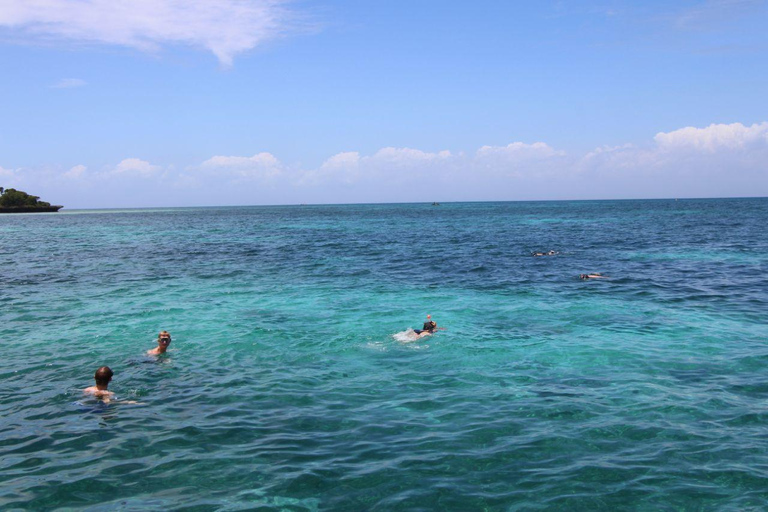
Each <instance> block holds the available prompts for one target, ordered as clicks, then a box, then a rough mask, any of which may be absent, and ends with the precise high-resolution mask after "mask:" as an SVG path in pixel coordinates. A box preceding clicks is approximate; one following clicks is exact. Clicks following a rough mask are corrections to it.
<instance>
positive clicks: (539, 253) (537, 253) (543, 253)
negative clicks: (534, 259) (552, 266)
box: [531, 251, 560, 256]
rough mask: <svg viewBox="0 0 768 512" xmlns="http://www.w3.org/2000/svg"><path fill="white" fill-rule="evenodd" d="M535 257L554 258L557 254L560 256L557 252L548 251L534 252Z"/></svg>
mask: <svg viewBox="0 0 768 512" xmlns="http://www.w3.org/2000/svg"><path fill="white" fill-rule="evenodd" d="M531 254H532V255H533V256H554V255H555V254H560V253H558V252H557V251H547V252H538V251H537V252H533V253H531Z"/></svg>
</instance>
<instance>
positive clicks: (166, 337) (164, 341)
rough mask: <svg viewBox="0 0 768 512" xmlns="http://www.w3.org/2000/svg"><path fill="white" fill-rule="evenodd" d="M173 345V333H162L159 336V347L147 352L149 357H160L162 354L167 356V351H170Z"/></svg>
mask: <svg viewBox="0 0 768 512" xmlns="http://www.w3.org/2000/svg"><path fill="white" fill-rule="evenodd" d="M170 344H171V333H169V332H168V331H160V334H158V335H157V346H156V347H155V348H153V349H150V350H147V355H148V356H159V355H160V354H165V351H166V350H168V345H170Z"/></svg>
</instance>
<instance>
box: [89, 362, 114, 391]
mask: <svg viewBox="0 0 768 512" xmlns="http://www.w3.org/2000/svg"><path fill="white" fill-rule="evenodd" d="M112 375H114V374H113V373H112V370H111V369H110V368H109V366H102V367H101V368H99V369H98V370H96V373H95V374H94V376H93V378H94V379H96V384H98V385H100V386H106V385H107V384H109V381H111V380H112Z"/></svg>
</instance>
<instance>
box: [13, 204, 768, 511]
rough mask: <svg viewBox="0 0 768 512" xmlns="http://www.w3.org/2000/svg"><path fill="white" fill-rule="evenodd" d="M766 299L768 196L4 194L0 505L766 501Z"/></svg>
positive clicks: (705, 504)
mask: <svg viewBox="0 0 768 512" xmlns="http://www.w3.org/2000/svg"><path fill="white" fill-rule="evenodd" d="M549 250H554V251H557V252H558V254H556V255H554V256H544V257H533V256H532V255H531V252H532V251H549ZM586 272H601V273H603V274H604V275H606V276H609V278H607V279H594V280H588V281H583V280H580V279H579V277H578V276H579V274H581V273H586ZM767 313H768V199H728V200H725V199H723V200H679V201H675V200H653V201H651V200H649V201H578V202H565V201H564V202H515V203H443V204H442V205H440V206H432V205H430V204H391V205H346V206H286V207H231V208H181V209H155V210H121V211H117V210H114V211H108V210H101V211H97V210H93V211H66V210H64V211H62V212H60V213H58V214H19V215H5V216H0V347H2V357H0V509H2V510H54V509H64V510H93V511H106V510H137V511H138V510H142V511H143V510H166V509H170V510H187V511H208V510H211V511H213V510H223V511H234V510H265V511H266V510H289V511H303V510H309V511H347V510H348V511H358V510H359V511H367V510H380V511H390V510H414V511H426V510H457V511H481V510H492V511H495V510H499V511H501V510H504V511H507V510H509V511H517V510H569V511H572V510H584V511H594V510H649V511H650V510H719V511H721V510H733V511H736V510H739V511H741V510H766V509H768V323H767V322H766V318H767ZM427 314H431V315H432V317H433V319H434V320H435V321H436V322H437V323H438V325H439V326H441V327H444V328H445V329H444V330H441V331H438V332H437V333H435V334H434V335H433V336H427V337H425V338H421V339H418V340H415V339H413V336H412V333H411V332H410V331H409V330H408V329H409V328H420V327H421V324H422V323H423V322H424V320H425V317H426V315H427ZM163 329H167V330H168V331H170V332H171V334H172V335H173V342H172V344H171V346H170V349H169V351H168V353H167V354H166V355H164V356H160V357H151V356H147V355H146V351H147V350H148V349H151V348H153V347H155V346H156V342H155V339H156V337H157V334H158V332H159V331H160V330H163ZM102 365H109V366H110V367H111V368H112V369H113V371H114V373H115V376H114V379H113V381H112V383H111V385H110V390H113V391H114V392H115V393H116V394H117V398H118V400H116V401H113V402H111V403H109V404H104V403H101V402H99V401H98V400H96V399H93V398H88V397H86V396H84V395H83V393H82V389H83V388H85V387H87V386H91V385H93V373H94V371H95V370H96V369H97V368H98V367H99V366H102ZM131 401H134V402H138V404H132V403H129V402H131Z"/></svg>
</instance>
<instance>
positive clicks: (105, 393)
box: [83, 366, 115, 402]
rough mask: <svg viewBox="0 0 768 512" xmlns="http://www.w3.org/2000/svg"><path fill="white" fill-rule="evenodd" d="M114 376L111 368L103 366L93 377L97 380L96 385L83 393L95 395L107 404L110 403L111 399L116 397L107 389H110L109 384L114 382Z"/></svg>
mask: <svg viewBox="0 0 768 512" xmlns="http://www.w3.org/2000/svg"><path fill="white" fill-rule="evenodd" d="M112 375H114V374H113V373H112V370H111V369H110V368H109V366H102V367H101V368H99V369H98V370H96V373H95V374H94V376H93V378H94V379H96V385H95V386H91V387H89V388H85V389H84V390H83V393H86V394H88V395H93V396H95V397H96V398H101V399H102V400H104V401H105V402H109V399H110V398H112V397H113V396H114V395H115V394H114V393H112V392H111V391H109V390H108V389H107V388H108V387H109V382H110V381H111V380H112Z"/></svg>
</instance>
